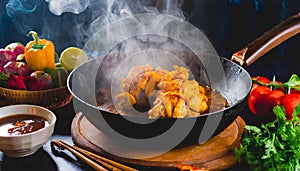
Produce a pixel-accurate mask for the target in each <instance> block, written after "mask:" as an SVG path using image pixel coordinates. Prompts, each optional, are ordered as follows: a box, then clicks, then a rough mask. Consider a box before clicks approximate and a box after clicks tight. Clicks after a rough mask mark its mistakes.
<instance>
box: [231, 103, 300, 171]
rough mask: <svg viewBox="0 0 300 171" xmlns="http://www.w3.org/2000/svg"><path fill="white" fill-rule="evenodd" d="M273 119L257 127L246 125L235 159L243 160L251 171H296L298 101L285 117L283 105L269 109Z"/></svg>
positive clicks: (298, 163)
mask: <svg viewBox="0 0 300 171" xmlns="http://www.w3.org/2000/svg"><path fill="white" fill-rule="evenodd" d="M273 112H274V114H275V115H276V119H275V120H274V121H273V122H270V123H266V124H262V125H261V126H260V127H258V126H251V125H247V126H246V127H245V129H246V131H245V132H244V133H243V136H242V139H241V144H240V148H239V149H235V151H234V152H235V155H236V158H237V160H238V161H241V160H245V161H246V162H247V163H248V164H249V166H250V167H251V169H253V170H254V171H258V170H267V171H275V170H276V171H277V170H283V171H300V118H299V117H298V114H299V113H300V105H298V106H297V107H296V108H295V111H294V113H293V118H292V119H291V120H287V119H286V115H285V112H284V108H283V107H282V106H276V107H274V109H273Z"/></svg>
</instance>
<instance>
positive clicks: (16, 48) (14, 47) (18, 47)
mask: <svg viewBox="0 0 300 171" xmlns="http://www.w3.org/2000/svg"><path fill="white" fill-rule="evenodd" d="M5 49H9V50H11V51H13V52H14V53H15V55H16V56H18V55H20V54H24V49H25V47H24V45H22V44H21V43H20V42H14V43H10V44H8V45H7V46H6V47H5Z"/></svg>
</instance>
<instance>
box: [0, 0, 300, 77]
mask: <svg viewBox="0 0 300 171" xmlns="http://www.w3.org/2000/svg"><path fill="white" fill-rule="evenodd" d="M132 1H134V0H131V4H134V2H133V3H132ZM8 2H9V1H8V0H1V1H0V47H4V46H5V45H6V44H8V43H10V42H14V41H20V42H21V43H26V42H27V41H29V39H30V40H31V38H28V37H26V33H27V32H28V31H29V30H30V29H33V30H36V31H37V32H38V33H40V34H42V35H43V37H44V38H49V39H51V40H53V42H54V44H55V46H56V51H57V53H60V52H61V51H62V50H63V49H65V48H66V47H68V46H78V47H82V46H83V45H84V42H85V40H86V37H84V35H82V36H78V34H80V30H78V28H77V27H76V24H78V23H81V24H83V25H88V24H90V23H91V22H92V20H93V17H94V15H95V14H93V11H92V10H93V9H95V7H93V9H92V8H88V9H87V10H85V11H84V12H83V13H81V14H72V13H64V14H62V15H61V16H56V15H53V14H52V13H51V12H49V10H48V3H46V2H45V1H43V0H36V2H39V3H38V5H37V6H36V7H37V8H36V9H35V10H32V11H31V12H26V13H25V12H22V11H15V12H14V13H13V16H8V15H7V11H6V4H7V3H8ZM32 2H35V1H32ZM127 2H129V0H128V1H127ZM143 2H146V1H143ZM149 2H152V3H153V2H154V1H150V0H149ZM153 5H154V6H155V5H157V3H153ZM30 8H32V7H30ZM99 8H100V7H99ZM181 8H182V10H183V12H184V14H185V16H186V19H187V20H188V21H189V22H190V23H192V24H193V25H194V26H196V27H197V28H199V29H201V30H202V31H204V32H205V34H206V35H207V37H208V38H209V40H210V41H211V42H212V44H213V46H214V47H215V48H216V50H217V52H218V54H219V55H220V56H222V57H227V58H230V57H231V55H232V54H233V53H234V52H236V51H238V50H240V49H242V48H243V47H245V46H246V45H247V44H248V43H249V42H251V41H253V40H254V39H256V38H257V37H258V36H260V35H261V34H263V33H264V32H266V31H267V30H269V29H271V28H272V27H274V26H275V25H276V24H279V23H280V22H281V21H282V20H284V19H286V18H287V17H290V16H292V15H295V14H297V13H299V12H300V0H209V1H208V0H186V1H184V2H183V3H182V7H181ZM29 19H30V24H31V25H30V27H31V28H26V27H24V26H23V27H22V24H23V22H24V23H25V24H26V22H28V20H29ZM33 20H34V21H36V22H32V21H33ZM44 26H48V27H49V28H51V30H49V29H48V30H47V29H45V28H43V27H44ZM66 28H68V29H66ZM299 57H300V35H297V36H294V37H293V38H291V39H289V40H287V41H286V42H284V43H283V44H281V45H280V46H279V47H277V48H275V49H273V50H272V51H271V52H269V53H268V54H266V55H264V57H263V58H261V59H260V60H258V61H257V62H255V63H253V64H252V65H251V66H250V67H248V68H247V70H248V71H249V72H250V74H251V75H253V76H256V75H263V76H266V77H268V78H270V79H271V78H272V77H273V75H276V77H277V78H278V79H280V80H281V81H286V80H287V79H288V78H289V76H290V75H291V74H292V73H296V74H299V64H298V63H297V62H298V60H297V58H299Z"/></svg>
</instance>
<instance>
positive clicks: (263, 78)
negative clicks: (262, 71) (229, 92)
mask: <svg viewBox="0 0 300 171" xmlns="http://www.w3.org/2000/svg"><path fill="white" fill-rule="evenodd" d="M252 80H257V81H259V82H262V83H265V84H268V83H270V81H269V79H268V78H266V77H262V76H257V77H252ZM258 86H260V85H259V84H256V83H253V84H252V88H251V91H250V93H251V92H252V91H253V90H254V89H256V88H257V87H258Z"/></svg>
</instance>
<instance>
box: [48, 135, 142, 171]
mask: <svg viewBox="0 0 300 171" xmlns="http://www.w3.org/2000/svg"><path fill="white" fill-rule="evenodd" d="M51 146H52V147H53V146H57V147H60V148H62V149H67V150H69V151H70V152H71V153H73V154H74V155H75V156H77V157H78V158H80V159H81V160H82V161H84V162H85V163H87V164H88V165H89V166H91V167H92V168H94V169H96V170H99V171H108V170H107V169H109V170H112V171H122V170H123V171H138V170H136V169H134V168H131V167H129V166H125V165H123V164H120V163H118V162H115V161H112V160H109V159H107V158H104V157H102V156H99V155H96V154H94V153H92V152H89V151H87V150H84V149H82V148H79V147H77V146H75V145H74V146H70V145H69V144H67V143H65V142H63V141H60V140H52V141H51ZM88 157H90V158H91V159H93V160H91V159H89V158H88ZM94 161H96V162H97V163H96V162H94ZM98 163H99V164H101V165H102V166H104V167H105V168H104V167H102V166H101V165H99V164H98ZM106 168H107V169H106Z"/></svg>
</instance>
